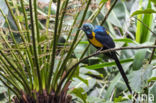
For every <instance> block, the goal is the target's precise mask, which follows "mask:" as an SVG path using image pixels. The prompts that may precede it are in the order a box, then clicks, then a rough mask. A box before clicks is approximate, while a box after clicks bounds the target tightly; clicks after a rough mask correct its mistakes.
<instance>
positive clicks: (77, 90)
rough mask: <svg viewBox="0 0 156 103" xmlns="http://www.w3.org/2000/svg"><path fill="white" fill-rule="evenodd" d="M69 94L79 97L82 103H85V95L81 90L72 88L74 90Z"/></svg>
mask: <svg viewBox="0 0 156 103" xmlns="http://www.w3.org/2000/svg"><path fill="white" fill-rule="evenodd" d="M71 93H72V94H74V95H76V96H77V97H79V98H80V99H81V100H82V101H83V102H84V103H87V101H86V99H87V94H86V93H84V90H83V88H74V90H72V91H71Z"/></svg>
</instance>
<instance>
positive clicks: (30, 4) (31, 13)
mask: <svg viewBox="0 0 156 103" xmlns="http://www.w3.org/2000/svg"><path fill="white" fill-rule="evenodd" d="M29 8H30V19H31V26H32V29H31V32H32V42H33V51H34V62H35V66H36V69H37V76H38V82H39V89H40V91H42V80H41V75H40V69H39V63H38V54H37V45H36V38H35V34H36V33H35V28H34V17H33V8H32V0H29Z"/></svg>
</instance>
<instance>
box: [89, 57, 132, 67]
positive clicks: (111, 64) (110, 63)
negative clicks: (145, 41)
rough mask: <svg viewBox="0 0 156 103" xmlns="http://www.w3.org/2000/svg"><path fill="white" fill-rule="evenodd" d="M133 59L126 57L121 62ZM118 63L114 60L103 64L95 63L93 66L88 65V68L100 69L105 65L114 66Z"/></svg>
mask: <svg viewBox="0 0 156 103" xmlns="http://www.w3.org/2000/svg"><path fill="white" fill-rule="evenodd" d="M131 61H133V59H131V58H130V59H124V60H121V61H120V63H127V62H131ZM114 65H116V63H115V62H114V61H113V62H109V63H102V64H95V65H91V66H86V68H87V69H100V68H104V67H109V66H114Z"/></svg>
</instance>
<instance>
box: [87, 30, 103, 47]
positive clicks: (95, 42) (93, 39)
mask: <svg viewBox="0 0 156 103" xmlns="http://www.w3.org/2000/svg"><path fill="white" fill-rule="evenodd" d="M92 36H93V38H92V39H89V41H90V42H91V43H92V44H93V45H94V46H95V47H103V45H102V44H101V43H100V42H99V41H98V40H97V39H96V38H95V33H94V32H92Z"/></svg>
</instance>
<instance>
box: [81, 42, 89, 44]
mask: <svg viewBox="0 0 156 103" xmlns="http://www.w3.org/2000/svg"><path fill="white" fill-rule="evenodd" d="M79 44H89V42H88V41H80V43H79Z"/></svg>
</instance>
